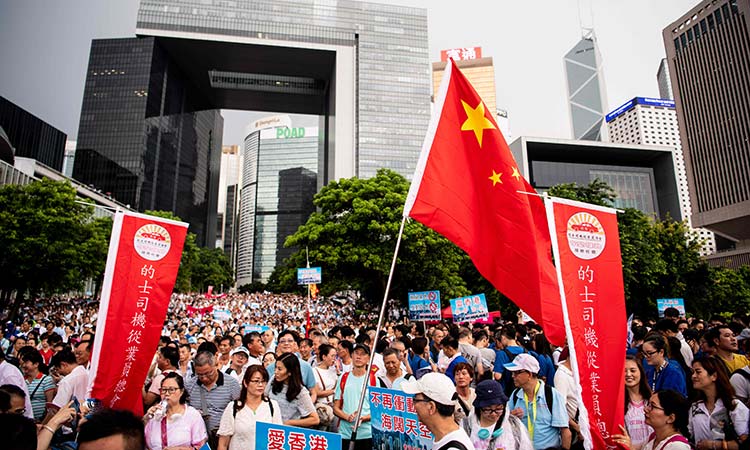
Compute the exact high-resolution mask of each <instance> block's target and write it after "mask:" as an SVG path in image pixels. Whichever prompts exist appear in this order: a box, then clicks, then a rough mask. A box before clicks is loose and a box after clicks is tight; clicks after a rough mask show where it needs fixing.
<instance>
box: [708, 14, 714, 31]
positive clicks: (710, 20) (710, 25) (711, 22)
mask: <svg viewBox="0 0 750 450" xmlns="http://www.w3.org/2000/svg"><path fill="white" fill-rule="evenodd" d="M707 19H708V29H709V30H713V29H714V16H712V15H710V16H708V17H707Z"/></svg>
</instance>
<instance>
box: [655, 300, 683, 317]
mask: <svg viewBox="0 0 750 450" xmlns="http://www.w3.org/2000/svg"><path fill="white" fill-rule="evenodd" d="M656 308H657V309H658V310H659V317H664V311H666V309H667V308H677V311H679V312H680V317H685V299H684V298H657V299H656Z"/></svg>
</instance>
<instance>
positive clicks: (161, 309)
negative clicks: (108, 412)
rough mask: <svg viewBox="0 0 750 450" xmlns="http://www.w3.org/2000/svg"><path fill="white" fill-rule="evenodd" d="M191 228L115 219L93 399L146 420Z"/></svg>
mask: <svg viewBox="0 0 750 450" xmlns="http://www.w3.org/2000/svg"><path fill="white" fill-rule="evenodd" d="M187 227H188V224H186V223H183V222H175V221H171V220H166V219H161V218H158V217H153V216H147V215H143V214H134V213H129V212H126V213H123V212H118V213H117V214H115V219H114V224H113V226H112V238H111V239H110V243H109V254H108V255H107V268H106V270H105V273H104V284H103V287H102V296H101V303H100V305H99V315H98V317H99V319H98V321H97V330H96V339H95V341H94V350H93V353H92V360H91V370H90V374H91V375H90V376H91V378H90V379H91V382H90V389H89V391H90V392H89V397H90V398H93V399H97V400H100V401H101V402H102V406H104V407H108V408H116V409H127V410H130V411H132V412H133V413H135V414H138V415H141V414H143V405H142V401H143V399H142V396H141V388H142V387H143V383H144V381H145V379H146V375H147V373H148V369H149V366H150V365H151V361H152V359H153V356H154V351H155V350H156V346H157V344H158V342H159V337H160V336H161V331H162V326H163V325H164V318H165V317H166V315H167V307H168V306H169V299H170V296H171V295H172V289H173V288H174V283H175V280H176V279H177V270H178V269H179V268H180V258H181V256H182V246H183V244H184V243H185V235H186V234H187Z"/></svg>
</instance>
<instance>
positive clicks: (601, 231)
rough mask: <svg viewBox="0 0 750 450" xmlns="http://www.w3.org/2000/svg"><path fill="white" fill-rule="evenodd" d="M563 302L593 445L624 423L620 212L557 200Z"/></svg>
mask: <svg viewBox="0 0 750 450" xmlns="http://www.w3.org/2000/svg"><path fill="white" fill-rule="evenodd" d="M552 205H553V213H554V218H555V234H556V235H557V243H558V247H559V252H560V261H559V264H560V270H561V272H562V281H563V286H564V287H565V301H566V303H567V306H568V315H569V318H570V327H571V331H572V336H573V342H574V348H575V355H576V360H577V365H578V373H579V376H580V386H581V388H582V398H583V402H584V405H585V407H586V410H587V411H588V419H589V420H588V422H589V425H590V430H591V438H592V443H593V448H594V449H597V450H603V449H605V448H607V447H608V446H609V447H610V448H613V447H614V445H613V443H612V441H611V440H610V439H609V437H610V435H612V434H615V433H620V428H619V426H620V425H622V424H623V423H624V417H623V415H624V412H623V408H622V404H623V401H624V399H623V396H624V383H625V379H624V376H623V373H624V370H625V347H626V339H627V325H626V320H627V319H626V316H625V291H624V288H623V281H622V259H621V256H620V238H619V235H618V231H617V214H616V212H615V211H614V210H612V209H609V208H597V207H596V206H594V205H589V206H590V207H586V206H584V205H585V204H581V203H579V202H568V201H565V200H559V199H553V201H552Z"/></svg>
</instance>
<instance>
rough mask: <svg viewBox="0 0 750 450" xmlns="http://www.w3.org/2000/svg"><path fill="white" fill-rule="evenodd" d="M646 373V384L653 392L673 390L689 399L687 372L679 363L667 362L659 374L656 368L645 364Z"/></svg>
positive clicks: (669, 360)
mask: <svg viewBox="0 0 750 450" xmlns="http://www.w3.org/2000/svg"><path fill="white" fill-rule="evenodd" d="M643 368H644V370H645V372H646V382H647V383H648V385H649V386H650V387H651V390H652V391H661V390H664V389H672V390H674V391H677V392H679V393H680V394H682V396H683V397H687V386H686V383H685V372H683V370H682V367H680V364H679V363H678V362H677V361H673V360H671V359H668V360H667V366H666V367H665V368H664V369H662V370H661V372H659V373H658V374H657V372H656V367H654V366H649V365H648V364H646V363H645V361H644V363H643Z"/></svg>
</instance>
